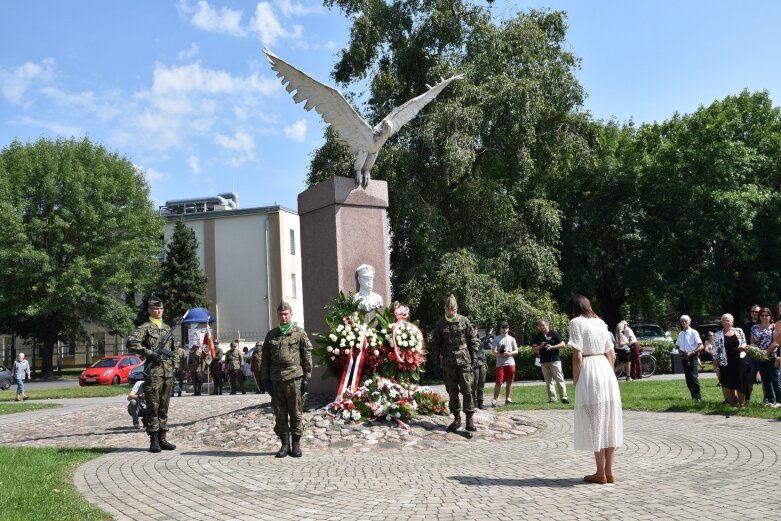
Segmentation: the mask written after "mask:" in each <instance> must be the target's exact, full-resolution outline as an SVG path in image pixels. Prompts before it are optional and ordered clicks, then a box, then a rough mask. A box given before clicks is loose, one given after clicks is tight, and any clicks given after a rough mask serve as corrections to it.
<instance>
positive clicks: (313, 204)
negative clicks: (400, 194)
mask: <svg viewBox="0 0 781 521" xmlns="http://www.w3.org/2000/svg"><path fill="white" fill-rule="evenodd" d="M387 208H388V184H387V183H386V182H385V181H372V182H371V183H369V185H368V186H367V187H366V188H361V187H360V186H358V185H357V184H356V183H355V179H354V178H353V177H332V178H331V179H327V180H325V181H322V182H320V183H318V184H316V185H314V186H311V187H310V188H308V189H307V190H305V191H304V192H302V193H300V194H299V195H298V214H299V223H300V227H301V267H302V270H303V273H302V274H301V275H302V277H301V281H302V286H303V300H304V318H305V328H306V331H307V333H309V335H310V338H311V337H312V334H313V333H315V332H321V333H324V332H327V331H328V325H327V324H326V322H325V319H324V316H325V306H327V305H328V304H330V303H331V302H332V301H333V300H334V298H336V296H337V295H338V294H339V291H343V292H344V293H345V294H347V293H350V292H353V293H355V292H357V291H358V284H357V280H356V274H355V270H356V268H357V267H358V266H361V265H362V264H369V265H371V266H372V267H373V268H374V270H375V272H374V288H373V291H374V292H375V293H377V294H379V295H380V296H381V297H382V299H383V302H385V304H386V305H387V304H388V303H389V301H390V253H389V249H388V244H389V243H388V223H387V221H388V215H387ZM323 372H324V368H315V371H314V372H313V375H312V382H311V384H310V387H309V390H310V392H311V393H316V394H318V393H319V394H330V395H332V396H333V395H335V394H336V388H337V386H338V384H339V382H338V379H336V378H332V379H323Z"/></svg>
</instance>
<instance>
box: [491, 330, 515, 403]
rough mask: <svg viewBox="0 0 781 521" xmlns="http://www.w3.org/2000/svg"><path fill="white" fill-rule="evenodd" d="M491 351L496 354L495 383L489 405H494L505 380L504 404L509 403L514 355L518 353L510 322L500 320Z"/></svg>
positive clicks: (513, 376)
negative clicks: (511, 334)
mask: <svg viewBox="0 0 781 521" xmlns="http://www.w3.org/2000/svg"><path fill="white" fill-rule="evenodd" d="M493 351H494V355H496V383H495V384H494V399H493V400H491V407H496V400H497V399H498V398H499V392H500V391H501V389H502V384H503V383H505V382H507V384H506V389H505V392H504V404H505V405H509V404H511V403H513V401H512V398H511V396H512V388H513V380H515V355H516V354H517V353H518V344H517V343H516V342H515V338H513V337H512V336H510V324H508V323H507V322H502V325H501V326H500V329H499V334H498V335H496V336H495V337H494V341H493Z"/></svg>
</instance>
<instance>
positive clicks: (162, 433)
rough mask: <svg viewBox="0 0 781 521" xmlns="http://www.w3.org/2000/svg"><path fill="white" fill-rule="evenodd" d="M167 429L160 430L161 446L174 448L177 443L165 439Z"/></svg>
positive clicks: (164, 448)
mask: <svg viewBox="0 0 781 521" xmlns="http://www.w3.org/2000/svg"><path fill="white" fill-rule="evenodd" d="M166 432H167V431H160V432H159V438H160V448H161V449H163V450H174V449H175V448H176V445H174V444H173V443H171V442H170V441H168V440H166V439H165V433H166Z"/></svg>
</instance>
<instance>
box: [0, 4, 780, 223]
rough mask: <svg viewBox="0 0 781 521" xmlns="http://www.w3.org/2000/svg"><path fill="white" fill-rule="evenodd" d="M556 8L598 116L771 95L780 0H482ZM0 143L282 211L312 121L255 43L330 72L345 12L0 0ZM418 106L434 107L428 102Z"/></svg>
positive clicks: (297, 186)
mask: <svg viewBox="0 0 781 521" xmlns="http://www.w3.org/2000/svg"><path fill="white" fill-rule="evenodd" d="M532 8H534V9H542V8H549V9H554V10H563V11H566V12H567V13H568V18H567V21H568V24H569V30H568V33H567V43H566V48H567V50H569V51H571V52H573V53H574V54H575V55H577V56H578V57H579V58H580V59H581V63H580V66H581V68H580V70H578V71H577V73H576V75H577V78H578V80H579V81H580V82H581V84H582V85H583V87H584V88H585V91H586V93H587V96H588V97H587V99H586V102H585V106H584V108H585V109H586V110H588V111H590V112H591V114H592V115H593V116H594V117H595V118H598V119H611V118H614V119H617V120H618V121H620V122H625V121H628V120H630V119H632V120H633V121H634V122H635V123H637V124H639V123H643V122H654V121H659V122H661V121H664V120H666V119H669V118H670V117H671V116H672V115H673V114H674V113H676V112H678V113H681V114H685V113H691V112H693V111H695V110H697V108H698V107H700V106H701V105H706V106H707V105H709V104H710V103H712V102H713V101H715V100H718V99H722V98H724V97H725V96H728V95H731V94H737V93H739V92H740V91H742V90H743V89H748V90H750V91H759V90H767V91H768V92H769V93H770V96H771V99H772V100H773V102H774V105H776V106H778V105H779V102H780V100H779V98H781V64H780V63H779V57H780V56H781V39H780V38H779V37H778V24H779V21H781V2H777V1H775V0H743V1H741V2H738V1H726V0H676V1H672V0H655V1H645V0H633V1H628V0H580V1H576V0H548V1H528V0H523V1H513V0H496V1H495V2H494V3H493V5H492V7H491V10H492V12H493V14H494V16H495V18H496V19H497V20H502V19H507V18H510V17H512V16H513V15H514V13H517V12H518V11H521V10H527V9H532ZM0 19H2V20H3V22H4V23H3V31H2V32H0V49H2V51H0V147H5V146H7V145H8V144H9V143H10V142H11V141H12V140H14V139H18V140H21V141H23V142H28V141H35V140H36V139H38V138H41V137H47V138H56V137H66V138H70V137H76V138H82V137H84V136H87V137H88V138H89V139H90V140H92V141H93V142H96V143H100V144H103V145H104V146H106V147H107V148H109V149H110V150H112V151H114V152H117V153H118V154H120V155H122V156H125V157H127V158H128V159H130V160H131V161H132V162H133V163H134V164H135V165H136V166H137V167H138V168H139V169H140V170H141V171H143V172H144V175H145V176H146V179H147V181H148V182H149V185H150V187H151V196H152V199H153V201H154V203H155V205H156V206H160V205H163V204H164V203H165V202H166V201H169V200H176V199H185V198H192V197H201V196H214V195H217V194H219V193H223V192H235V193H236V194H238V196H239V206H240V207H241V208H249V207H256V206H267V205H274V204H279V205H282V206H285V207H287V208H290V209H293V210H295V209H296V208H297V196H298V194H299V193H300V192H301V191H303V190H304V189H306V184H305V180H306V173H307V171H308V168H309V162H310V160H311V155H312V153H313V151H314V150H316V149H317V147H318V146H320V145H321V144H322V143H323V130H324V124H323V122H322V121H321V119H320V117H319V116H318V115H317V114H316V113H315V112H314V111H311V112H306V111H305V110H304V109H303V104H299V105H296V104H295V103H294V102H293V101H292V99H291V97H290V95H289V94H287V93H286V92H285V91H284V89H283V88H282V86H281V83H280V82H279V80H278V78H276V76H275V74H274V73H273V71H271V69H270V68H269V64H268V62H267V61H266V60H265V57H264V56H263V54H262V49H263V47H269V48H270V49H271V50H272V51H273V52H274V53H275V54H277V55H278V56H280V57H281V58H283V59H285V60H286V61H288V62H290V63H292V64H293V65H295V66H296V67H298V68H299V69H301V70H303V71H305V72H306V73H308V74H309V75H311V76H312V77H314V78H316V79H318V80H320V81H322V82H324V83H327V84H330V85H334V83H333V81H332V80H331V78H330V72H331V70H332V67H333V64H334V63H335V62H336V60H337V53H338V52H339V50H341V49H342V48H344V46H345V45H346V43H347V41H348V38H349V32H348V31H349V20H348V19H347V18H345V17H344V16H343V15H342V14H341V13H340V12H339V11H335V10H328V9H327V8H325V7H323V6H322V4H321V3H320V2H317V1H310V0H265V1H261V2H257V1H241V0H232V1H228V0H133V1H131V0H121V1H120V0H100V1H96V0H92V1H88V0H69V1H67V2H64V1H62V0H4V1H2V2H0ZM426 110H436V103H432V104H431V105H429V107H427V108H426V109H424V110H423V111H421V113H420V115H419V116H418V117H425V115H426Z"/></svg>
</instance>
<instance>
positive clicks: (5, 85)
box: [0, 58, 54, 105]
mask: <svg viewBox="0 0 781 521" xmlns="http://www.w3.org/2000/svg"><path fill="white" fill-rule="evenodd" d="M53 76H54V60H53V59H52V58H46V59H44V60H43V61H42V62H41V63H40V64H38V63H33V62H26V63H25V64H24V65H21V66H20V67H17V68H16V69H14V70H4V69H0V91H2V93H3V97H5V99H7V100H8V101H9V102H11V103H14V104H17V105H24V104H25V103H24V102H23V101H22V97H23V96H24V94H25V92H27V90H28V89H29V88H30V87H31V86H32V85H33V84H34V83H36V82H40V83H47V82H49V81H51V79H52V77H53Z"/></svg>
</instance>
